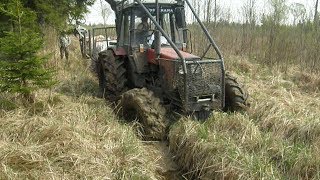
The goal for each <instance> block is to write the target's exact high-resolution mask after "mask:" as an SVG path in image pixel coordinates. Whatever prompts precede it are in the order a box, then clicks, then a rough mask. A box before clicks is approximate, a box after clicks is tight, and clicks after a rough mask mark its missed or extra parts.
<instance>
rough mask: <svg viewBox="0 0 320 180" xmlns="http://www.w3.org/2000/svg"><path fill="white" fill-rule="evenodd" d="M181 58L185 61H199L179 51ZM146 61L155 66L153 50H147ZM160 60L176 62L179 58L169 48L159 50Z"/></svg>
mask: <svg viewBox="0 0 320 180" xmlns="http://www.w3.org/2000/svg"><path fill="white" fill-rule="evenodd" d="M180 53H181V55H182V57H184V58H185V59H200V57H199V56H195V55H193V54H190V53H187V52H184V51H180ZM147 54H148V61H149V62H150V63H153V64H156V55H155V50H154V49H148V52H147ZM160 58H161V59H166V60H176V59H180V57H179V56H178V54H177V53H176V51H175V50H174V49H173V48H171V47H168V48H161V50H160Z"/></svg>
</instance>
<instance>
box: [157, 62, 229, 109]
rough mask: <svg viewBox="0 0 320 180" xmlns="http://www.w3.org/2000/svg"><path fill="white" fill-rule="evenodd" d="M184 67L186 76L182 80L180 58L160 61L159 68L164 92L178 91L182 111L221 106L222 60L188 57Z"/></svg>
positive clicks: (222, 97)
mask: <svg viewBox="0 0 320 180" xmlns="http://www.w3.org/2000/svg"><path fill="white" fill-rule="evenodd" d="M186 66H187V76H186V79H185V75H184V73H183V69H182V63H181V61H178V60H165V59H161V60H160V67H161V68H163V71H164V72H165V74H164V75H163V85H164V88H165V89H166V90H167V92H169V93H170V92H171V93H176V92H178V93H179V95H180V99H181V103H182V104H183V105H184V108H185V110H186V111H200V110H201V109H202V108H203V107H204V106H205V107H208V108H210V109H221V108H223V106H224V93H223V92H224V79H223V77H224V71H223V63H222V61H219V60H201V61H195V60H188V61H186ZM185 86H186V88H185ZM185 90H187V92H186V91H185Z"/></svg>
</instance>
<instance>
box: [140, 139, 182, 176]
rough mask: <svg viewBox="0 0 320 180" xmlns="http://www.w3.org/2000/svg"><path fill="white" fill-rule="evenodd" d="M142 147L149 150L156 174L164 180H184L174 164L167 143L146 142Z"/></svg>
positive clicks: (178, 168)
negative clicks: (155, 165)
mask: <svg viewBox="0 0 320 180" xmlns="http://www.w3.org/2000/svg"><path fill="white" fill-rule="evenodd" d="M144 145H145V146H146V147H147V148H148V149H149V150H150V151H149V156H150V157H154V160H155V162H156V164H157V173H158V174H159V175H160V176H161V177H163V179H165V180H185V178H183V176H182V174H181V172H180V169H181V168H180V167H179V166H178V165H177V164H176V163H175V162H174V160H173V158H174V156H173V155H172V154H171V152H170V149H169V146H168V142H165V141H162V142H161V141H148V142H144Z"/></svg>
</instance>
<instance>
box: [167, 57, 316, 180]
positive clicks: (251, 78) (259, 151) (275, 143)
mask: <svg viewBox="0 0 320 180" xmlns="http://www.w3.org/2000/svg"><path fill="white" fill-rule="evenodd" d="M227 66H228V67H232V68H231V69H232V70H233V71H234V72H236V73H237V74H238V77H239V79H240V80H241V81H242V82H244V84H246V86H247V88H248V89H249V92H250V95H251V99H250V103H251V108H250V110H249V112H247V113H245V114H240V113H235V114H233V113H230V114H224V113H221V112H216V113H214V115H213V116H212V117H211V118H210V119H209V120H208V121H206V122H205V123H200V122H194V121H191V120H181V121H180V122H178V123H177V124H176V125H175V126H174V127H172V130H171V131H170V135H169V141H170V148H171V150H172V152H173V153H174V154H175V155H176V156H175V157H176V160H177V162H178V164H179V165H180V166H182V167H183V168H184V170H185V171H187V172H188V173H186V176H187V177H189V178H195V177H196V178H198V177H199V178H200V179H210V178H212V177H213V178H216V179H223V178H225V179H319V178H320V173H319V172H320V158H319V153H320V152H319V149H320V146H319V145H320V144H319V140H320V133H319V132H320V126H319V124H320V118H319V117H320V110H319V107H320V99H319V98H320V95H319V93H318V92H317V89H318V87H317V86H313V85H314V84H316V83H315V82H316V81H317V79H316V78H311V80H310V81H308V82H305V83H304V82H297V81H295V79H296V78H297V77H299V76H304V75H303V74H305V73H304V72H298V71H296V69H295V68H293V67H292V68H290V69H289V71H287V72H286V73H282V72H281V71H278V70H273V69H270V68H268V67H263V66H261V65H258V64H252V63H251V62H249V61H247V60H246V59H243V58H233V59H232V60H231V61H228V64H227ZM301 84H305V85H306V86H307V85H309V86H310V87H312V88H313V91H312V89H309V90H306V89H305V88H303V87H302V86H301Z"/></svg>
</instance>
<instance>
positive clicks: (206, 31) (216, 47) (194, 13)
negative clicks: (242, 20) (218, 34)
mask: <svg viewBox="0 0 320 180" xmlns="http://www.w3.org/2000/svg"><path fill="white" fill-rule="evenodd" d="M185 2H186V3H187V5H188V6H189V8H190V10H191V11H192V14H193V15H194V16H195V18H196V19H197V21H198V23H199V24H200V26H201V28H202V30H203V31H204V33H205V34H206V36H207V37H208V38H209V41H210V43H211V45H212V46H213V47H214V49H215V50H216V52H217V54H218V56H219V59H223V58H222V53H221V51H220V49H219V47H218V46H217V44H216V42H215V41H214V40H213V38H212V37H211V35H210V34H209V32H208V30H207V29H206V28H205V26H204V24H203V23H202V22H201V20H200V18H199V17H198V16H197V14H196V12H195V10H194V9H193V7H192V6H191V4H190V2H189V0H185Z"/></svg>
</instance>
